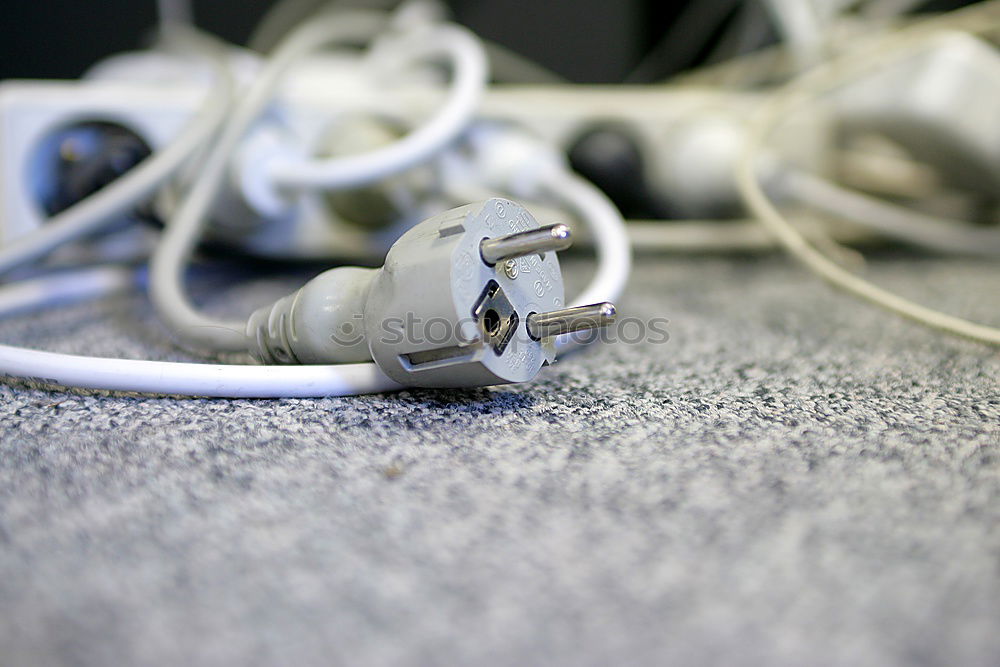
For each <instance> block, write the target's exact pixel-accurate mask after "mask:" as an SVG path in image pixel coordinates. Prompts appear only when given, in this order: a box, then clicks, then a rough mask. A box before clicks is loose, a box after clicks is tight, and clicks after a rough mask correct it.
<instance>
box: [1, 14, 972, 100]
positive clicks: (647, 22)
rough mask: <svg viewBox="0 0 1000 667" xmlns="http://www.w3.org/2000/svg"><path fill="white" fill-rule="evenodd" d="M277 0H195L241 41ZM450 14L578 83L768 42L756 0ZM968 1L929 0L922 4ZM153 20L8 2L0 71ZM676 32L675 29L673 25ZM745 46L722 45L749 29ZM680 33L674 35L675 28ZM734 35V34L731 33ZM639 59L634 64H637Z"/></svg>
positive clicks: (663, 68)
mask: <svg viewBox="0 0 1000 667" xmlns="http://www.w3.org/2000/svg"><path fill="white" fill-rule="evenodd" d="M274 4H275V0H195V1H194V3H193V8H194V14H195V19H196V21H197V23H198V25H199V26H200V27H202V28H204V29H206V30H208V31H210V32H213V33H215V34H217V35H220V36H222V37H224V38H226V39H228V40H230V41H234V42H236V43H241V44H242V43H245V42H246V40H247V38H248V36H249V35H250V34H251V31H252V30H253V28H254V26H255V25H256V24H257V23H258V21H260V19H261V17H262V16H263V15H264V14H265V12H266V11H267V10H268V9H269V8H270V7H271V6H272V5H274ZM448 4H449V5H450V7H451V10H452V12H453V14H454V16H455V17H456V18H457V19H458V20H459V21H460V22H462V23H464V24H465V25H467V26H469V27H471V28H472V29H473V30H475V31H476V32H477V33H479V34H480V35H482V36H483V37H487V38H490V39H493V40H495V41H497V42H499V43H501V44H503V45H505V46H508V47H510V48H511V49H513V50H515V51H517V52H519V53H521V54H523V55H525V56H528V57H530V58H532V59H534V60H537V61H538V62H539V63H541V64H543V65H545V66H547V67H549V68H550V69H552V70H554V71H555V72H557V73H559V74H561V75H563V76H565V77H567V78H568V79H570V80H572V81H577V82H605V83H616V82H621V81H623V80H625V79H626V77H628V76H629V74H630V73H631V74H632V79H631V80H634V81H637V82H641V81H646V80H653V79H656V78H662V77H663V76H666V75H669V74H670V73H672V72H676V71H679V70H683V69H686V68H688V67H691V66H693V65H695V64H698V63H702V62H705V61H706V60H717V59H719V58H721V57H725V56H726V55H735V53H736V52H738V51H745V50H749V49H752V48H755V47H758V46H760V45H762V44H764V43H767V42H769V41H773V39H774V34H773V30H772V29H771V28H770V26H769V24H768V20H767V16H766V13H765V12H766V10H765V9H764V2H763V0H748V1H744V2H740V1H738V0H687V1H685V0H679V1H677V2H665V1H664V0H613V1H611V0H503V1H502V2H498V1H496V0H449V1H448ZM961 4H967V3H966V2H962V1H961V0H934V1H931V2H926V3H924V5H923V7H922V8H923V9H925V10H939V9H946V8H949V7H955V6H958V5H961ZM155 23H156V2H154V0H102V1H101V2H87V1H81V0H47V1H46V2H21V3H11V2H8V3H6V6H5V7H4V10H3V21H2V24H0V25H2V26H3V27H2V28H0V78H10V77H34V78H72V77H76V76H79V75H80V73H81V72H83V71H84V70H85V69H86V68H87V67H88V66H89V65H91V64H92V63H94V62H95V61H97V60H99V59H101V58H102V57H103V56H106V55H108V54H111V53H115V52H118V51H125V50H129V49H134V48H136V47H138V46H141V45H142V44H143V42H144V40H147V39H148V38H149V36H150V35H151V34H152V29H153V27H154V25H155ZM679 24H680V25H681V27H682V29H681V30H679V31H678V30H677V27H678V25H679ZM747 25H755V26H757V27H756V29H755V30H754V31H750V34H751V35H753V39H752V40H751V43H746V40H745V38H744V41H743V43H739V44H733V43H727V34H737V33H738V34H744V35H745V34H747V31H746V30H742V29H741V30H737V28H745V27H746V26H747ZM678 33H679V34H678ZM730 41H732V40H730ZM640 63H642V65H643V66H642V67H641V68H640V70H639V71H636V68H637V66H639V65H640Z"/></svg>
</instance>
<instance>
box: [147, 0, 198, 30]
mask: <svg viewBox="0 0 1000 667" xmlns="http://www.w3.org/2000/svg"><path fill="white" fill-rule="evenodd" d="M156 11H157V14H158V17H159V20H160V29H161V30H163V31H164V32H166V31H169V30H172V29H174V28H177V27H183V26H190V25H191V24H192V23H193V22H194V14H193V12H192V11H191V0H156Z"/></svg>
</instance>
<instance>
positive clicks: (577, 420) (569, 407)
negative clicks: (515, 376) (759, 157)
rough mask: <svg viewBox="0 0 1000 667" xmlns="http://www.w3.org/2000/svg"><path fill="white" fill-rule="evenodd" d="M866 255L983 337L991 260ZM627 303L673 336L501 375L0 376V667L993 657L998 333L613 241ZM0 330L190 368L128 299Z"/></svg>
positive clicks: (873, 661) (892, 282) (994, 314)
mask: <svg viewBox="0 0 1000 667" xmlns="http://www.w3.org/2000/svg"><path fill="white" fill-rule="evenodd" d="M587 269H588V266H587V265H586V264H585V263H583V262H569V263H568V265H567V273H568V275H569V278H570V279H571V282H573V283H574V284H576V285H579V284H581V283H582V281H583V280H584V279H585V278H586V271H587ZM867 271H868V274H869V275H870V276H871V277H872V278H873V279H875V280H876V281H877V282H879V283H881V284H884V285H887V286H889V287H891V288H893V289H896V290H899V291H901V292H904V293H907V294H910V295H913V296H916V297H919V298H920V299H921V300H922V301H924V302H925V303H929V304H932V305H938V306H943V307H947V309H948V310H950V311H951V312H953V313H955V314H960V315H965V316H969V317H974V318H978V319H979V320H980V321H984V322H992V323H994V324H997V323H1000V316H998V313H1000V277H998V275H997V272H996V270H995V267H993V266H990V265H988V264H987V263H982V264H977V263H974V262H962V263H958V262H954V261H952V262H948V261H940V260H929V259H921V258H913V257H905V258H904V257H883V258H880V259H876V260H874V261H873V262H872V263H871V264H870V266H869V267H868V269H867ZM292 285H293V282H291V281H287V280H286V281H281V280H270V279H267V280H265V279H260V280H257V281H254V282H253V283H251V284H246V285H242V286H240V287H238V288H235V289H234V290H232V291H231V292H228V293H225V294H221V293H218V292H214V291H213V292H212V293H211V295H210V297H209V301H210V305H211V306H212V307H215V308H218V309H220V310H225V309H229V310H232V311H234V312H237V311H241V310H245V309H247V308H249V307H250V306H255V305H260V304H261V303H262V302H263V301H264V300H266V299H267V298H268V297H271V298H273V297H277V296H279V295H280V294H282V293H283V292H284V291H288V290H289V289H290V288H291V287H292ZM620 311H621V313H622V314H623V315H624V316H628V317H637V318H641V319H648V318H651V317H666V318H668V319H669V320H670V323H669V325H668V327H667V329H668V331H669V333H670V340H669V341H668V342H665V343H664V342H659V343H656V342H649V341H647V342H642V343H634V344H625V343H618V344H614V345H612V344H605V345H599V346H596V347H594V348H592V349H590V350H587V351H585V352H584V353H582V354H578V355H576V356H571V357H568V358H567V359H565V360H564V361H562V362H560V363H559V364H557V365H556V366H555V367H553V368H551V369H548V370H546V371H545V372H543V374H542V375H541V376H540V377H539V379H538V380H537V381H535V382H534V383H532V384H530V385H526V386H516V387H501V388H492V389H482V390H473V391H407V392H403V393H398V394H391V395H378V396H366V397H359V398H343V399H316V400H273V401H267V400H245V401H231V400H200V399H176V398H160V397H142V396H128V395H114V396H109V395H104V394H100V393H85V392H84V393H81V392H65V391H59V390H56V389H52V388H46V387H40V386H33V385H31V384H26V383H17V382H9V383H7V384H2V385H0V662H2V663H3V664H4V665H28V664H32V665H35V664H38V665H41V664H54V665H109V664H135V665H144V664H149V665H167V664H171V665H172V664H193V665H214V664H241V665H256V664H305V665H311V664H317V665H319V664H324V665H325V664H376V665H379V664H404V665H409V664H413V665H435V664H442V665H443V664H456V663H457V664H490V665H521V664H543V663H544V664H572V665H599V664H635V663H645V664H726V665H755V664H768V665H803V664H810V665H958V664H961V665H984V666H985V665H996V664H1000V381H998V378H1000V373H998V370H1000V357H998V355H997V353H996V351H993V350H990V349H987V348H984V347H981V346H978V345H974V344H971V343H966V342H962V341H956V340H951V339H947V338H943V337H941V336H938V335H935V334H933V333H931V332H928V331H926V330H924V329H921V328H919V327H917V326H915V325H911V324H909V323H906V322H903V321H900V320H898V319H895V318H894V317H892V316H889V315H886V314H884V313H882V312H880V311H877V310H874V309H872V308H870V307H869V306H866V305H863V304H860V303H858V302H856V301H854V300H852V299H850V298H848V297H845V296H842V295H840V294H839V293H835V292H833V291H831V290H829V289H828V288H826V287H825V286H823V285H822V284H820V283H818V282H817V281H816V280H815V279H813V278H811V277H810V276H808V275H807V274H805V273H804V271H803V270H801V269H799V268H798V267H796V266H793V265H792V264H790V263H789V262H788V261H786V260H784V259H782V258H779V257H774V258H743V259H724V258H671V257H667V258H643V259H640V261H639V262H638V266H637V269H636V272H635V275H634V278H633V282H632V288H631V290H630V291H629V293H628V295H627V297H626V298H625V299H623V301H622V303H621V308H620ZM0 336H2V340H3V341H5V342H15V343H20V344H26V345H32V346H37V347H40V348H45V349H52V350H60V351H76V352H85V353H88V354H97V355H110V356H126V357H133V358H159V359H183V358H185V357H184V355H183V354H182V353H180V352H178V351H177V350H176V349H175V348H174V347H172V346H171V344H170V342H169V340H168V338H167V337H166V336H165V335H164V334H163V333H162V331H161V330H160V327H159V325H158V324H157V323H156V321H155V318H154V317H153V316H152V314H151V312H150V310H149V306H148V304H147V303H146V302H145V300H144V298H142V297H141V296H137V295H134V296H122V297H116V298H110V299H107V300H104V301H101V302H98V303H94V304H81V305H77V306H73V307H70V308H66V309H64V310H60V311H53V312H47V313H42V314H39V315H36V316H31V317H23V318H19V319H15V320H11V321H9V322H5V323H3V324H2V325H0Z"/></svg>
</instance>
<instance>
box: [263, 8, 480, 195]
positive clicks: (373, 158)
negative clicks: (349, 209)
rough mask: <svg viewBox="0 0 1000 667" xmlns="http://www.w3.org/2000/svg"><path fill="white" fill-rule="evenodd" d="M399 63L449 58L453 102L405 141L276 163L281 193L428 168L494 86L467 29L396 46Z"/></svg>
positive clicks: (422, 35)
mask: <svg viewBox="0 0 1000 667" xmlns="http://www.w3.org/2000/svg"><path fill="white" fill-rule="evenodd" d="M392 46H393V53H392V55H393V56H394V57H399V56H404V57H405V58H406V59H408V60H431V59H440V58H444V59H446V60H447V61H448V63H449V64H450V66H451V69H452V85H451V90H450V92H449V95H448V100H447V101H446V102H445V103H444V104H443V105H442V106H441V108H440V110H439V111H438V112H437V113H436V114H435V116H434V117H433V118H432V119H431V120H430V121H428V122H427V123H425V124H424V125H422V126H420V127H419V128H418V129H416V130H414V131H413V132H411V133H410V134H408V135H406V136H405V137H403V138H401V139H399V140H397V141H395V142H393V143H391V144H389V145H388V146H384V147H382V148H378V149H376V150H372V151H369V152H366V153H363V154H360V155H351V156H345V157H337V158H330V159H312V160H303V161H285V160H275V161H274V163H273V164H272V165H270V167H269V168H268V170H267V172H268V176H269V180H270V181H271V182H272V183H274V185H275V186H277V187H278V188H282V189H290V190H296V189H303V188H319V189H324V190H339V189H350V188H355V187H360V186H363V185H368V184H370V183H373V182H376V181H381V180H384V179H386V178H388V177H390V176H393V175H395V174H398V173H400V172H402V171H405V170H407V169H409V168H411V167H414V166H416V165H418V164H421V163H423V162H426V161H427V160H429V159H430V158H432V157H434V156H435V155H437V154H438V153H440V152H441V151H442V150H443V149H444V148H446V147H447V146H448V145H449V144H451V143H452V142H453V141H454V140H455V139H456V138H457V137H458V136H459V135H460V134H461V133H462V132H463V131H464V130H465V129H466V128H467V127H468V126H469V123H470V122H471V121H472V119H473V116H474V114H475V113H476V111H477V110H478V109H479V103H480V101H481V100H482V96H483V91H484V90H485V89H486V85H487V84H488V82H489V67H488V61H487V58H486V52H485V51H484V50H483V46H482V44H481V43H480V42H479V40H478V39H476V37H475V36H474V35H472V34H471V33H470V32H469V31H468V30H466V29H465V28H461V27H459V26H454V25H442V26H435V27H433V28H429V29H427V30H421V31H419V32H418V33H416V34H414V35H409V36H407V37H404V38H403V40H402V41H400V42H399V43H398V44H397V43H396V40H394V41H393V44H392Z"/></svg>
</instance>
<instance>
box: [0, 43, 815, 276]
mask: <svg viewBox="0 0 1000 667" xmlns="http://www.w3.org/2000/svg"><path fill="white" fill-rule="evenodd" d="M236 61H237V62H238V64H237V65H236V67H235V69H236V70H237V71H238V72H239V73H240V75H250V74H252V72H253V69H254V63H253V61H252V57H249V56H242V59H237V60H236ZM360 69H361V68H359V67H358V66H357V62H356V61H355V60H353V59H351V58H350V57H347V56H331V57H324V58H315V59H312V60H308V61H304V62H303V63H302V64H301V65H299V66H298V67H297V68H296V70H295V71H294V72H292V73H291V74H290V76H289V77H288V80H287V82H286V83H285V84H284V85H283V86H282V89H281V91H280V92H279V94H278V95H277V97H276V99H275V103H274V104H273V105H272V112H271V113H269V114H268V115H267V116H266V117H265V118H263V119H261V121H260V122H259V123H258V126H257V128H256V129H255V130H254V131H252V132H251V134H250V135H249V136H248V137H247V141H246V142H245V150H251V151H252V150H255V149H256V147H264V149H265V150H266V147H267V145H268V144H270V143H273V142H275V141H278V142H285V143H287V144H288V145H289V146H290V147H291V150H292V151H294V150H296V148H295V147H296V146H297V147H298V150H301V151H303V152H308V151H309V150H310V147H311V146H315V145H316V144H317V143H318V142H319V141H320V140H321V139H322V137H323V136H324V134H326V133H327V132H328V131H329V130H330V128H331V126H332V125H333V124H335V123H336V122H337V121H338V119H340V118H344V117H347V116H351V115H356V114H370V115H372V116H375V117H380V118H388V119H391V120H392V121H394V122H398V123H400V124H403V125H406V124H411V123H413V122H416V121H419V120H420V119H421V118H424V117H426V116H427V115H429V114H430V112H431V111H433V110H434V109H435V108H437V106H438V105H439V104H440V101H441V98H440V94H439V93H438V92H435V91H436V89H435V88H434V87H431V86H427V85H426V82H425V81H422V80H420V79H417V80H413V79H412V78H407V79H404V78H402V77H401V78H399V79H398V80H395V81H392V82H391V88H390V87H389V86H387V85H386V82H384V81H374V80H373V79H372V77H371V76H366V75H365V74H363V73H359V70H360ZM203 72H204V68H203V67H202V68H199V67H198V66H197V65H196V64H195V65H192V63H191V61H178V60H171V59H170V58H169V57H166V56H165V55H164V54H150V53H136V54H128V55H125V56H118V57H116V58H114V59H112V60H110V61H107V62H105V63H102V64H101V65H99V66H98V67H97V68H96V69H95V70H94V71H93V72H92V74H91V76H90V77H89V78H85V79H83V80H80V81H60V82H56V81H45V82H41V81H8V82H4V83H2V84H0V243H9V242H10V241H11V240H13V239H16V238H19V237H21V236H24V235H26V234H28V233H30V232H31V231H32V230H34V229H37V228H38V227H39V226H41V225H42V224H44V220H45V217H46V216H45V213H44V212H43V211H42V210H41V208H40V205H39V203H38V201H37V197H36V196H35V195H34V193H33V190H32V187H30V184H31V183H32V182H33V181H37V179H39V178H41V177H42V175H40V174H38V173H32V163H33V160H34V158H33V156H34V155H35V152H36V151H37V150H38V147H39V146H40V144H41V143H42V142H44V141H45V139H46V137H48V136H51V135H52V134H53V133H54V132H56V131H58V130H59V129H62V128H65V127H66V126H68V125H70V124H71V123H76V122H81V121H89V120H100V121H109V122H113V123H117V124H120V125H123V126H125V127H127V128H128V129H130V130H132V131H133V132H135V133H136V134H138V135H139V136H140V137H141V138H142V139H143V140H144V141H146V143H147V144H149V146H150V147H151V148H153V149H154V150H155V149H157V148H161V147H163V146H164V145H166V144H167V143H168V142H170V141H171V140H172V139H173V138H174V137H175V136H176V135H177V133H178V132H179V131H180V130H181V128H182V127H183V126H184V124H185V122H186V121H187V120H188V119H189V118H191V116H192V115H193V113H194V112H195V111H196V110H197V108H198V105H199V104H200V100H201V99H202V97H203V95H204V94H205V90H206V85H207V84H206V83H205V82H206V81H207V80H208V78H207V77H205V76H202V74H203ZM757 102H758V98H757V97H756V96H754V95H742V94H732V93H721V92H712V91H702V90H687V89H672V88H660V89H639V88H621V87H618V88H614V89H610V88H602V87H582V86H564V87H521V86H497V87H494V88H492V89H491V90H490V91H488V93H487V95H486V98H485V100H484V102H483V104H482V111H481V114H480V115H481V119H482V120H483V121H484V122H496V121H501V122H507V123H515V124H517V125H519V126H522V127H524V128H526V129H527V130H529V131H530V132H532V133H533V134H535V135H537V136H538V137H540V138H542V139H545V140H547V141H549V142H551V143H553V144H555V145H556V146H558V147H560V148H565V147H567V146H568V145H569V144H570V143H571V142H572V141H573V139H574V138H575V137H576V136H577V135H578V134H579V133H580V132H582V131H583V130H585V129H586V128H588V127H591V126H593V125H594V124H595V123H604V122H609V121H612V122H618V123H622V124H624V125H626V126H628V127H629V128H630V129H631V130H632V131H633V132H634V134H635V135H636V137H637V138H638V139H639V141H640V142H641V144H642V147H643V151H644V153H646V154H648V155H650V156H653V157H654V159H653V160H651V161H650V174H651V177H652V178H653V179H654V181H655V183H656V186H657V187H658V188H660V189H661V190H663V191H668V192H671V191H672V192H676V193H677V195H678V198H680V199H682V200H683V198H684V197H685V196H686V197H688V199H689V200H691V201H694V202H695V204H694V206H697V201H696V199H697V197H698V196H702V197H704V196H705V195H704V194H701V195H699V186H698V185H692V178H701V179H702V180H705V179H708V181H710V183H709V185H708V186H707V187H708V188H709V190H710V192H709V195H708V196H710V197H711V198H713V199H714V200H716V201H718V200H719V199H720V198H724V199H728V200H730V201H732V202H736V201H737V199H738V197H737V194H736V192H735V188H734V187H732V185H731V184H730V183H729V179H728V178H727V177H728V172H725V173H722V174H720V173H718V172H719V169H720V165H717V164H713V163H712V162H711V161H710V160H708V159H705V157H704V154H703V156H702V159H701V160H700V161H699V162H698V163H697V164H691V163H690V162H689V161H687V159H686V157H685V155H684V152H683V150H681V147H680V146H679V145H678V142H688V143H690V141H691V139H692V137H695V136H697V128H693V127H692V123H696V124H701V125H699V127H700V126H704V127H705V128H708V129H709V134H712V135H713V136H714V134H717V130H718V129H719V128H720V127H721V128H723V131H724V133H725V132H726V131H728V130H729V129H730V128H739V127H740V125H741V123H743V122H744V121H745V119H746V117H747V116H748V115H749V114H750V113H751V112H752V109H753V108H754V107H755V105H756V103H757ZM799 126H800V131H797V132H789V133H788V134H787V135H786V136H787V140H785V141H782V142H780V147H779V149H778V150H780V151H781V152H782V156H783V158H785V159H787V160H790V161H792V162H794V163H797V164H800V165H802V166H805V167H810V168H815V169H819V168H820V167H821V165H822V163H823V162H824V156H825V149H826V145H827V143H828V141H829V133H828V132H826V131H824V130H823V127H822V123H819V122H818V121H816V120H815V119H814V120H812V121H810V122H809V123H805V124H802V123H800V124H799ZM737 131H738V130H737ZM713 136H709V137H708V140H709V141H712V140H713ZM723 139H724V141H725V143H726V151H727V153H731V152H732V151H733V150H735V149H737V148H738V142H736V143H734V142H732V141H729V140H728V138H726V137H724V138H723ZM698 149H699V150H701V147H698ZM674 158H678V159H674ZM730 158H731V155H728V154H727V155H726V156H725V159H724V160H723V163H724V164H722V165H721V169H723V170H727V169H728V165H729V159H730ZM698 165H700V166H701V167H702V168H703V171H704V174H703V175H698V171H697V169H696V167H697V166H698ZM719 181H721V182H722V183H723V185H722V186H720V185H719ZM701 189H704V188H701ZM234 194H235V190H234V191H233V192H231V193H230V196H228V197H226V196H224V197H223V204H222V205H221V206H220V207H219V209H218V211H217V216H219V217H220V218H222V219H223V222H224V223H228V224H224V225H223V226H222V228H221V231H218V232H217V234H221V235H222V238H221V239H219V240H222V241H225V242H230V243H237V244H238V245H239V246H240V249H241V250H242V251H245V252H249V253H251V254H257V255H261V256H266V257H274V258H286V257H293V258H315V259H318V258H327V257H331V256H333V257H337V258H343V259H355V260H357V259H362V258H378V257H381V256H382V255H383V254H384V252H385V250H386V249H387V248H388V246H389V245H390V244H391V243H392V241H394V240H395V239H396V238H398V237H399V235H400V234H401V233H402V232H403V231H405V229H406V228H408V226H409V225H410V224H412V223H413V222H415V221H416V220H418V219H420V218H421V217H422V216H423V215H424V213H425V212H427V210H430V209H435V208H440V207H441V202H439V201H435V202H428V206H427V207H426V209H424V210H416V211H413V212H412V215H411V216H408V217H407V219H406V220H400V221H399V223H398V224H397V225H393V226H391V227H389V228H386V229H381V230H377V231H375V232H373V231H372V230H371V229H370V228H365V227H363V226H359V225H356V224H353V223H351V222H349V221H347V220H344V219H343V218H342V217H340V216H338V215H337V213H336V212H335V211H333V210H331V208H330V207H329V206H328V205H327V204H326V203H325V201H324V199H323V197H322V196H321V195H319V194H315V193H307V194H303V195H302V196H301V199H300V205H299V206H297V207H296V209H295V214H294V215H291V216H287V217H285V218H284V219H282V220H279V221H270V222H269V224H267V225H257V226H250V228H249V231H248V227H247V225H246V224H245V223H246V220H245V218H247V217H253V214H252V213H251V212H250V210H249V209H248V208H247V207H246V206H245V205H244V204H243V203H242V198H241V197H238V196H233V195H234ZM168 199H169V198H164V197H161V203H162V202H164V201H167V200H168ZM241 218H243V219H242V220H241ZM227 227H228V228H235V229H236V230H238V233H235V234H231V235H230V236H229V237H226V235H225V230H226V228H227Z"/></svg>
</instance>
